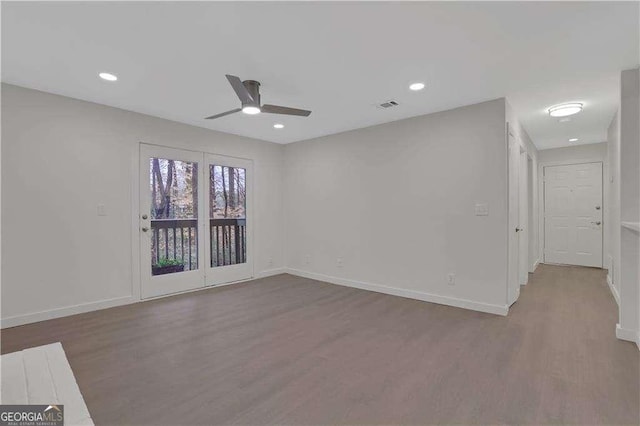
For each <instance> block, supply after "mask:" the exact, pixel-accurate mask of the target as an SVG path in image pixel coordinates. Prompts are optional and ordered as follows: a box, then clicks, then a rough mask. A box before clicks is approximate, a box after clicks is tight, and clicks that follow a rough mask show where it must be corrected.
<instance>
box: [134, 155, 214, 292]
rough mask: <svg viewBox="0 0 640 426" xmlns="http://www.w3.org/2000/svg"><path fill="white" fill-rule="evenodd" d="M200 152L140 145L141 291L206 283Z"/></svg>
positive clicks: (180, 287)
mask: <svg viewBox="0 0 640 426" xmlns="http://www.w3.org/2000/svg"><path fill="white" fill-rule="evenodd" d="M202 166H203V154H202V153H197V152H192V151H184V150H178V149H171V148H165V147H158V146H153V145H146V144H141V145H140V267H141V271H140V273H141V295H142V298H149V297H154V296H160V295H165V294H170V293H176V292H180V291H185V290H191V289H194V288H198V287H203V286H204V282H205V281H204V272H205V268H204V267H203V266H204V263H203V261H204V248H205V246H204V238H202V234H203V231H204V220H203V219H204V209H203V206H204V196H203V192H204V191H202V190H201V189H200V187H201V186H202V180H203V179H202V175H203V173H202Z"/></svg>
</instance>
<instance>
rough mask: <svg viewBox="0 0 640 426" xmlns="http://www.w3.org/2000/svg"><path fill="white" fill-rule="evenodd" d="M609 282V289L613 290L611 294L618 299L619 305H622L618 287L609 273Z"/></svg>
mask: <svg viewBox="0 0 640 426" xmlns="http://www.w3.org/2000/svg"><path fill="white" fill-rule="evenodd" d="M607 284H608V285H609V290H611V294H613V298H614V299H615V300H616V303H617V304H618V306H620V295H619V294H618V289H617V288H615V286H614V285H613V282H612V281H611V275H609V274H607Z"/></svg>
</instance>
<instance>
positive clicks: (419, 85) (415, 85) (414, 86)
mask: <svg viewBox="0 0 640 426" xmlns="http://www.w3.org/2000/svg"><path fill="white" fill-rule="evenodd" d="M422 89H424V83H412V84H411V85H410V86H409V90H413V91H414V92H417V91H418V90H422Z"/></svg>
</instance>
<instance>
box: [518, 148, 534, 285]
mask: <svg viewBox="0 0 640 426" xmlns="http://www.w3.org/2000/svg"><path fill="white" fill-rule="evenodd" d="M531 160H532V159H531V156H530V155H529V153H528V152H527V150H526V149H525V147H524V146H522V144H521V145H520V162H519V163H518V199H519V205H518V215H519V218H520V220H519V222H518V223H519V224H520V229H522V230H521V231H520V235H519V241H518V243H519V249H518V280H519V282H520V285H521V286H522V285H527V283H528V282H529V238H531V229H530V228H529V202H530V201H529V161H531Z"/></svg>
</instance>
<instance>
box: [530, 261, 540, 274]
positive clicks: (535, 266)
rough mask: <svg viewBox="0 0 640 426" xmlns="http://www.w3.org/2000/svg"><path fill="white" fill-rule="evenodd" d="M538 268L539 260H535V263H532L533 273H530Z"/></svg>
mask: <svg viewBox="0 0 640 426" xmlns="http://www.w3.org/2000/svg"><path fill="white" fill-rule="evenodd" d="M538 266H540V258H538V259H536V261H535V262H534V263H533V271H531V273H534V272H536V269H538Z"/></svg>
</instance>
